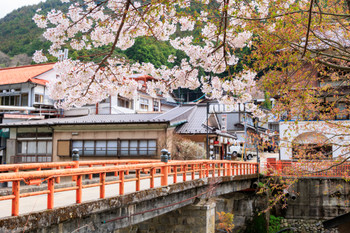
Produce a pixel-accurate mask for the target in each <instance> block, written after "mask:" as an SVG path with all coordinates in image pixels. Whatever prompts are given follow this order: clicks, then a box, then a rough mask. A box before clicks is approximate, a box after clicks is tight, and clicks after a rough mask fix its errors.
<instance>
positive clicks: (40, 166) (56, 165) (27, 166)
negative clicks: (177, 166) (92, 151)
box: [0, 159, 159, 183]
mask: <svg viewBox="0 0 350 233" xmlns="http://www.w3.org/2000/svg"><path fill="white" fill-rule="evenodd" d="M155 162H159V160H156V159H147V160H146V159H140V160H95V161H68V162H48V163H21V164H7V165H1V166H0V172H1V173H2V172H19V171H28V170H36V171H41V170H51V169H57V170H60V169H70V168H79V167H95V166H117V165H129V164H141V163H142V164H143V163H155ZM89 178H90V179H92V175H89ZM55 182H56V183H60V177H57V178H56V179H55Z"/></svg>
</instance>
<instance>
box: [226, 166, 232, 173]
mask: <svg viewBox="0 0 350 233" xmlns="http://www.w3.org/2000/svg"><path fill="white" fill-rule="evenodd" d="M231 168H232V163H228V164H227V174H226V175H227V176H231V175H232V172H231Z"/></svg>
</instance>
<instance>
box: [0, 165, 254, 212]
mask: <svg viewBox="0 0 350 233" xmlns="http://www.w3.org/2000/svg"><path fill="white" fill-rule="evenodd" d="M139 161H141V160H139ZM69 163H71V162H69ZM114 163H115V161H114ZM114 163H113V162H112V163H111V164H112V166H99V167H88V168H81V167H76V168H70V169H53V170H43V171H19V172H11V173H0V182H12V194H11V195H7V196H1V197H0V201H4V200H12V216H18V214H19V205H20V202H19V199H20V198H24V197H29V196H36V195H43V194H46V195H47V209H53V208H54V194H55V193H57V192H66V191H72V190H75V192H76V203H81V201H82V193H83V190H84V189H85V188H91V187H100V198H105V187H106V186H107V185H110V184H119V194H120V195H123V194H124V192H125V190H124V187H125V183H126V182H134V183H135V187H136V191H139V190H140V182H141V180H144V179H149V180H150V182H149V183H150V188H154V187H155V178H160V183H161V186H167V185H168V179H169V178H171V177H172V178H173V183H177V178H178V175H181V174H182V181H186V180H187V179H188V177H187V176H188V175H190V177H191V179H192V180H194V179H196V177H197V179H198V178H204V177H209V176H212V177H215V176H231V175H248V174H256V172H257V165H258V164H257V163H250V162H241V161H227V160H225V161H220V160H187V161H170V162H169V163H163V162H159V161H157V162H150V161H149V160H148V163H138V164H130V165H114ZM91 164H101V161H99V162H97V161H84V163H83V165H91ZM55 165H56V166H57V163H55ZM24 167H25V166H24ZM111 172H114V173H113V174H114V177H115V178H114V179H112V180H110V179H109V180H108V181H107V180H106V174H107V173H111ZM141 173H144V175H141ZM92 174H99V180H98V181H97V182H95V183H92V184H87V185H83V182H82V181H83V179H84V178H85V177H86V175H88V177H89V178H92ZM127 174H130V175H129V176H125V175H127ZM60 177H72V179H73V180H74V181H75V182H76V185H75V186H73V187H68V188H67V187H66V188H58V189H55V179H57V178H60ZM21 181H23V182H25V183H29V184H31V181H35V182H32V183H33V184H40V183H42V182H44V181H47V190H42V191H36V192H27V193H24V192H22V193H20V183H21Z"/></svg>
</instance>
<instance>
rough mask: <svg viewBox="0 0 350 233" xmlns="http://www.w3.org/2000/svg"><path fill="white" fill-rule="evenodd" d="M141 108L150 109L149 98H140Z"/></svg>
mask: <svg viewBox="0 0 350 233" xmlns="http://www.w3.org/2000/svg"><path fill="white" fill-rule="evenodd" d="M140 109H141V110H146V111H148V99H145V98H140Z"/></svg>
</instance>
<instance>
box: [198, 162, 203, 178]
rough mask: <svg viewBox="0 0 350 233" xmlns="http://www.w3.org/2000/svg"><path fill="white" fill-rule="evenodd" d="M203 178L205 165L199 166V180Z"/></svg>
mask: <svg viewBox="0 0 350 233" xmlns="http://www.w3.org/2000/svg"><path fill="white" fill-rule="evenodd" d="M201 178H203V164H199V179H201Z"/></svg>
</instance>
